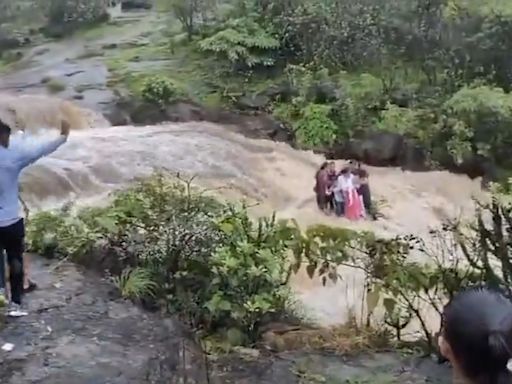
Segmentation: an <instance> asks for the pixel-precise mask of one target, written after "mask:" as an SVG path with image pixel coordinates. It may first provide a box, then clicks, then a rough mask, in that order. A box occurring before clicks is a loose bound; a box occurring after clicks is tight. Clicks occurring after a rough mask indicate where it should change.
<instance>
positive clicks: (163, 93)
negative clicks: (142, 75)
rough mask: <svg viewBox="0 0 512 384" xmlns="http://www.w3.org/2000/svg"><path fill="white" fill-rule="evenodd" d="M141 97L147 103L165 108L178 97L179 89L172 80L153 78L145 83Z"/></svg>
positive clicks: (160, 77)
mask: <svg viewBox="0 0 512 384" xmlns="http://www.w3.org/2000/svg"><path fill="white" fill-rule="evenodd" d="M141 95H142V98H143V99H144V100H145V101H147V102H149V103H152V104H156V105H158V106H160V107H163V106H165V105H167V104H169V103H170V102H172V101H173V100H174V99H175V98H176V96H178V89H177V87H176V85H175V84H174V83H173V82H172V80H170V79H168V78H166V77H163V76H153V77H150V78H148V79H146V80H145V81H144V83H143V85H142V89H141Z"/></svg>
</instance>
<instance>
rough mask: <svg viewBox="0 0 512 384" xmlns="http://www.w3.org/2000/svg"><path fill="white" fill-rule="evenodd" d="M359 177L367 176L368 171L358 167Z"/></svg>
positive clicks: (364, 177)
mask: <svg viewBox="0 0 512 384" xmlns="http://www.w3.org/2000/svg"><path fill="white" fill-rule="evenodd" d="M358 173H359V177H361V178H363V179H366V178H367V177H368V172H367V171H366V169H358Z"/></svg>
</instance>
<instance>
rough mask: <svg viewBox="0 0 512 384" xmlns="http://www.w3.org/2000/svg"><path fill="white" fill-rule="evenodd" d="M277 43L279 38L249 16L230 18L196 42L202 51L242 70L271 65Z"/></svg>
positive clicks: (278, 44) (277, 46) (273, 60)
mask: <svg viewBox="0 0 512 384" xmlns="http://www.w3.org/2000/svg"><path fill="white" fill-rule="evenodd" d="M279 46H280V43H279V40H277V39H276V38H274V37H273V36H272V34H271V33H269V32H267V31H266V30H265V29H263V28H262V27H261V26H260V25H258V24H257V23H255V22H254V21H253V20H251V19H249V18H242V19H235V20H230V21H228V22H227V23H226V25H225V26H224V28H222V29H221V30H220V31H218V32H217V33H215V34H214V35H212V36H210V37H207V38H205V39H203V40H201V41H200V42H199V48H200V49H201V50H202V51H204V52H209V53H214V54H217V55H219V56H220V57H221V58H222V59H223V60H228V61H229V62H230V63H232V64H233V65H234V66H235V67H242V69H243V68H252V67H255V66H258V65H260V66H272V65H274V63H275V53H276V51H277V49H278V48H279Z"/></svg>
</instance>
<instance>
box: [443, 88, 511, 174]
mask: <svg viewBox="0 0 512 384" xmlns="http://www.w3.org/2000/svg"><path fill="white" fill-rule="evenodd" d="M443 111H444V114H445V119H444V121H443V128H444V133H445V135H446V136H447V137H448V140H447V141H448V146H449V148H450V149H451V152H452V154H453V156H454V158H456V159H459V160H460V159H462V158H463V157H464V155H466V154H468V153H478V154H481V155H485V156H490V157H493V158H494V159H496V160H497V161H498V162H499V163H502V164H503V163H505V164H506V163H508V164H510V159H509V150H510V148H509V145H508V143H510V142H511V140H512V132H511V130H510V126H511V125H512V95H510V94H508V93H505V92H504V91H503V89H501V88H493V87H489V86H477V87H464V88H462V89H461V90H459V91H458V92H457V93H455V94H454V95H453V96H452V97H451V98H450V99H449V100H447V101H446V102H445V103H444V105H443Z"/></svg>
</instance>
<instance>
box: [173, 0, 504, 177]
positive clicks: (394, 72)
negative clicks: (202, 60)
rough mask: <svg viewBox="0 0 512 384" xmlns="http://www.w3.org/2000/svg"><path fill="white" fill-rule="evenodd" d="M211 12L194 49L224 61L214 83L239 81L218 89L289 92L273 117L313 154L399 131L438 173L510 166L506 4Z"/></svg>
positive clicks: (247, 2) (425, 2) (199, 25)
mask: <svg viewBox="0 0 512 384" xmlns="http://www.w3.org/2000/svg"><path fill="white" fill-rule="evenodd" d="M228 5H229V6H228ZM200 9H201V12H203V13H206V14H207V15H208V17H206V16H202V17H196V18H194V21H195V25H194V29H193V32H192V35H193V36H194V38H192V39H191V42H190V47H191V48H192V49H194V48H197V49H198V50H199V51H200V52H204V53H205V54H207V53H211V52H214V53H216V54H217V57H218V58H219V60H218V61H217V66H218V67H217V68H216V69H215V71H214V72H215V75H216V76H219V74H222V76H221V77H227V78H229V79H230V81H229V82H228V84H227V85H226V84H224V83H222V84H221V83H219V91H221V90H222V94H223V95H225V96H228V99H229V100H231V99H233V94H232V93H231V94H230V93H229V92H226V88H229V87H231V88H232V89H233V91H234V92H235V93H236V92H238V94H240V93H246V94H253V95H254V94H256V95H261V94H263V95H267V94H268V93H267V89H268V88H269V85H270V89H273V88H272V87H274V88H275V86H278V87H281V88H283V87H282V84H283V83H286V86H287V87H288V91H286V92H285V94H284V93H280V94H278V95H277V97H276V94H275V92H272V96H271V97H269V101H268V103H267V105H265V106H264V108H265V109H266V110H268V111H271V112H273V113H275V114H276V115H277V116H278V117H279V118H281V119H285V120H286V121H287V122H289V123H290V124H291V125H292V127H293V128H294V129H295V130H296V132H297V139H298V141H300V142H301V143H302V144H303V145H305V146H308V147H322V146H324V147H325V146H330V145H333V144H336V143H338V142H343V141H345V140H346V139H347V138H350V137H354V135H359V137H360V136H361V134H365V133H366V134H368V133H372V132H375V131H391V132H395V133H400V134H402V135H405V136H407V137H409V138H411V139H413V140H415V141H416V142H417V143H419V144H420V145H421V146H422V147H424V148H425V149H426V150H427V153H428V154H429V155H430V157H431V160H432V161H433V162H434V163H439V162H441V163H443V164H444V165H447V166H452V165H457V164H460V163H461V162H462V161H463V160H468V158H471V157H472V156H474V155H482V156H485V157H486V158H488V159H490V160H491V161H493V162H495V163H497V164H499V165H500V166H503V167H506V168H508V167H509V166H510V164H509V161H508V158H510V154H509V150H508V148H509V147H510V145H509V139H508V137H507V132H506V130H504V127H505V126H506V124H507V122H508V120H509V119H510V118H511V117H512V115H511V113H510V110H509V108H508V107H506V104H507V103H508V101H507V100H508V96H507V92H508V91H509V90H510V89H511V86H512V70H511V69H510V68H512V66H511V65H510V64H511V63H512V53H511V52H512V49H511V48H512V46H511V43H510V39H508V38H507V36H510V34H511V33H512V12H511V7H510V5H508V4H507V3H506V2H499V1H491V0H488V1H485V2H484V4H480V3H478V4H477V2H476V1H473V0H435V1H431V0H413V1H409V0H392V1H381V0H354V1H346V2H339V1H335V0H313V1H309V0H308V1H306V0H290V1H284V2H278V3H276V2H271V1H261V0H243V1H242V0H240V1H234V0H233V1H227V2H223V3H222V7H221V6H215V4H214V3H212V2H208V4H206V3H205V4H204V5H203V7H202V8H201V7H200ZM197 12H199V11H197ZM175 13H176V12H175ZM180 20H181V18H180ZM185 29H187V28H186V26H185ZM262 80H264V83H263V82H262ZM211 81H212V82H215V81H218V82H220V80H214V79H212V80H211ZM272 82H273V84H271V83H272ZM229 83H231V85H230V84H229ZM264 84H265V85H264ZM290 89H291V91H290ZM240 91H242V92H240ZM481 100H485V103H482V102H481ZM489 110H492V111H496V112H497V113H498V114H499V117H497V118H496V121H491V119H489V118H488V113H489ZM305 115H307V116H305ZM447 143H448V146H447V145H446V144H447Z"/></svg>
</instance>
